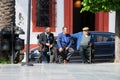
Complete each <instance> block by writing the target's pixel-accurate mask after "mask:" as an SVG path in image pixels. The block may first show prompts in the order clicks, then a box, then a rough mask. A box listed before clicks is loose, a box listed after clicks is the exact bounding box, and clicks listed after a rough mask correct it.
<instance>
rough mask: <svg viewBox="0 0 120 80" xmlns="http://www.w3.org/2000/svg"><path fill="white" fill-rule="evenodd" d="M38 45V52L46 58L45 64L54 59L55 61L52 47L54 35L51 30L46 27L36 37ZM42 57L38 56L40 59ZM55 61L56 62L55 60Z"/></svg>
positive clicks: (55, 55) (55, 54)
mask: <svg viewBox="0 0 120 80" xmlns="http://www.w3.org/2000/svg"><path fill="white" fill-rule="evenodd" d="M37 38H38V41H39V42H38V43H39V52H41V54H42V53H43V55H44V56H45V57H46V59H47V62H48V63H49V62H50V63H51V62H53V61H54V59H57V51H56V48H55V47H54V43H55V40H54V35H53V33H51V28H50V27H46V28H45V32H43V33H41V34H40V35H38V37H37ZM41 57H42V55H40V59H41ZM55 61H56V60H55Z"/></svg>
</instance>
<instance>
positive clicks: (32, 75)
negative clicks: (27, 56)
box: [0, 63, 120, 80]
mask: <svg viewBox="0 0 120 80" xmlns="http://www.w3.org/2000/svg"><path fill="white" fill-rule="evenodd" d="M0 80H120V64H115V63H96V64H45V63H42V64H34V66H32V67H30V66H21V65H20V64H16V65H14V64H9V65H2V64H0Z"/></svg>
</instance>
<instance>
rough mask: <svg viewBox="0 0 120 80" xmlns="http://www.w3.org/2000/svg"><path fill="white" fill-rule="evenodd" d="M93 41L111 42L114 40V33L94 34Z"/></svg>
mask: <svg viewBox="0 0 120 80" xmlns="http://www.w3.org/2000/svg"><path fill="white" fill-rule="evenodd" d="M94 38H95V42H111V41H114V40H115V39H114V35H111V34H98V35H97V34H96V35H94Z"/></svg>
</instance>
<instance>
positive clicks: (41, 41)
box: [39, 33, 46, 45]
mask: <svg viewBox="0 0 120 80" xmlns="http://www.w3.org/2000/svg"><path fill="white" fill-rule="evenodd" d="M43 37H44V36H43V33H42V34H40V36H39V43H40V44H43V45H46V42H45V41H44V40H43Z"/></svg>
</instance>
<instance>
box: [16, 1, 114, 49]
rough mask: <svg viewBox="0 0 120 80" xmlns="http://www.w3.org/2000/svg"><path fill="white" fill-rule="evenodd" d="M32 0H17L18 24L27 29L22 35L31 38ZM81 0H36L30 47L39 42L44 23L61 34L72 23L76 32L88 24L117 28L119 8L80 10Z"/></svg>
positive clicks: (97, 28)
mask: <svg viewBox="0 0 120 80" xmlns="http://www.w3.org/2000/svg"><path fill="white" fill-rule="evenodd" d="M28 1H29V0H16V25H17V26H19V27H21V28H22V29H23V30H24V31H25V35H20V37H21V38H23V39H25V44H26V38H27V34H26V33H27V19H28V18H27V17H28V14H29V13H28ZM77 1H80V0H32V4H31V29H30V30H31V31H30V45H31V46H30V48H33V47H35V46H37V38H36V36H37V35H38V34H40V33H41V32H43V31H44V27H47V26H50V27H51V28H52V32H53V33H54V35H55V36H57V35H58V34H59V33H60V32H61V31H62V27H63V26H68V28H69V33H70V34H72V33H76V32H79V31H81V30H82V28H83V27H84V26H88V27H90V30H92V31H108V32H114V30H115V29H114V28H115V12H109V13H104V12H98V13H90V12H83V13H80V9H81V8H82V6H80V5H79V3H77Z"/></svg>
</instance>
